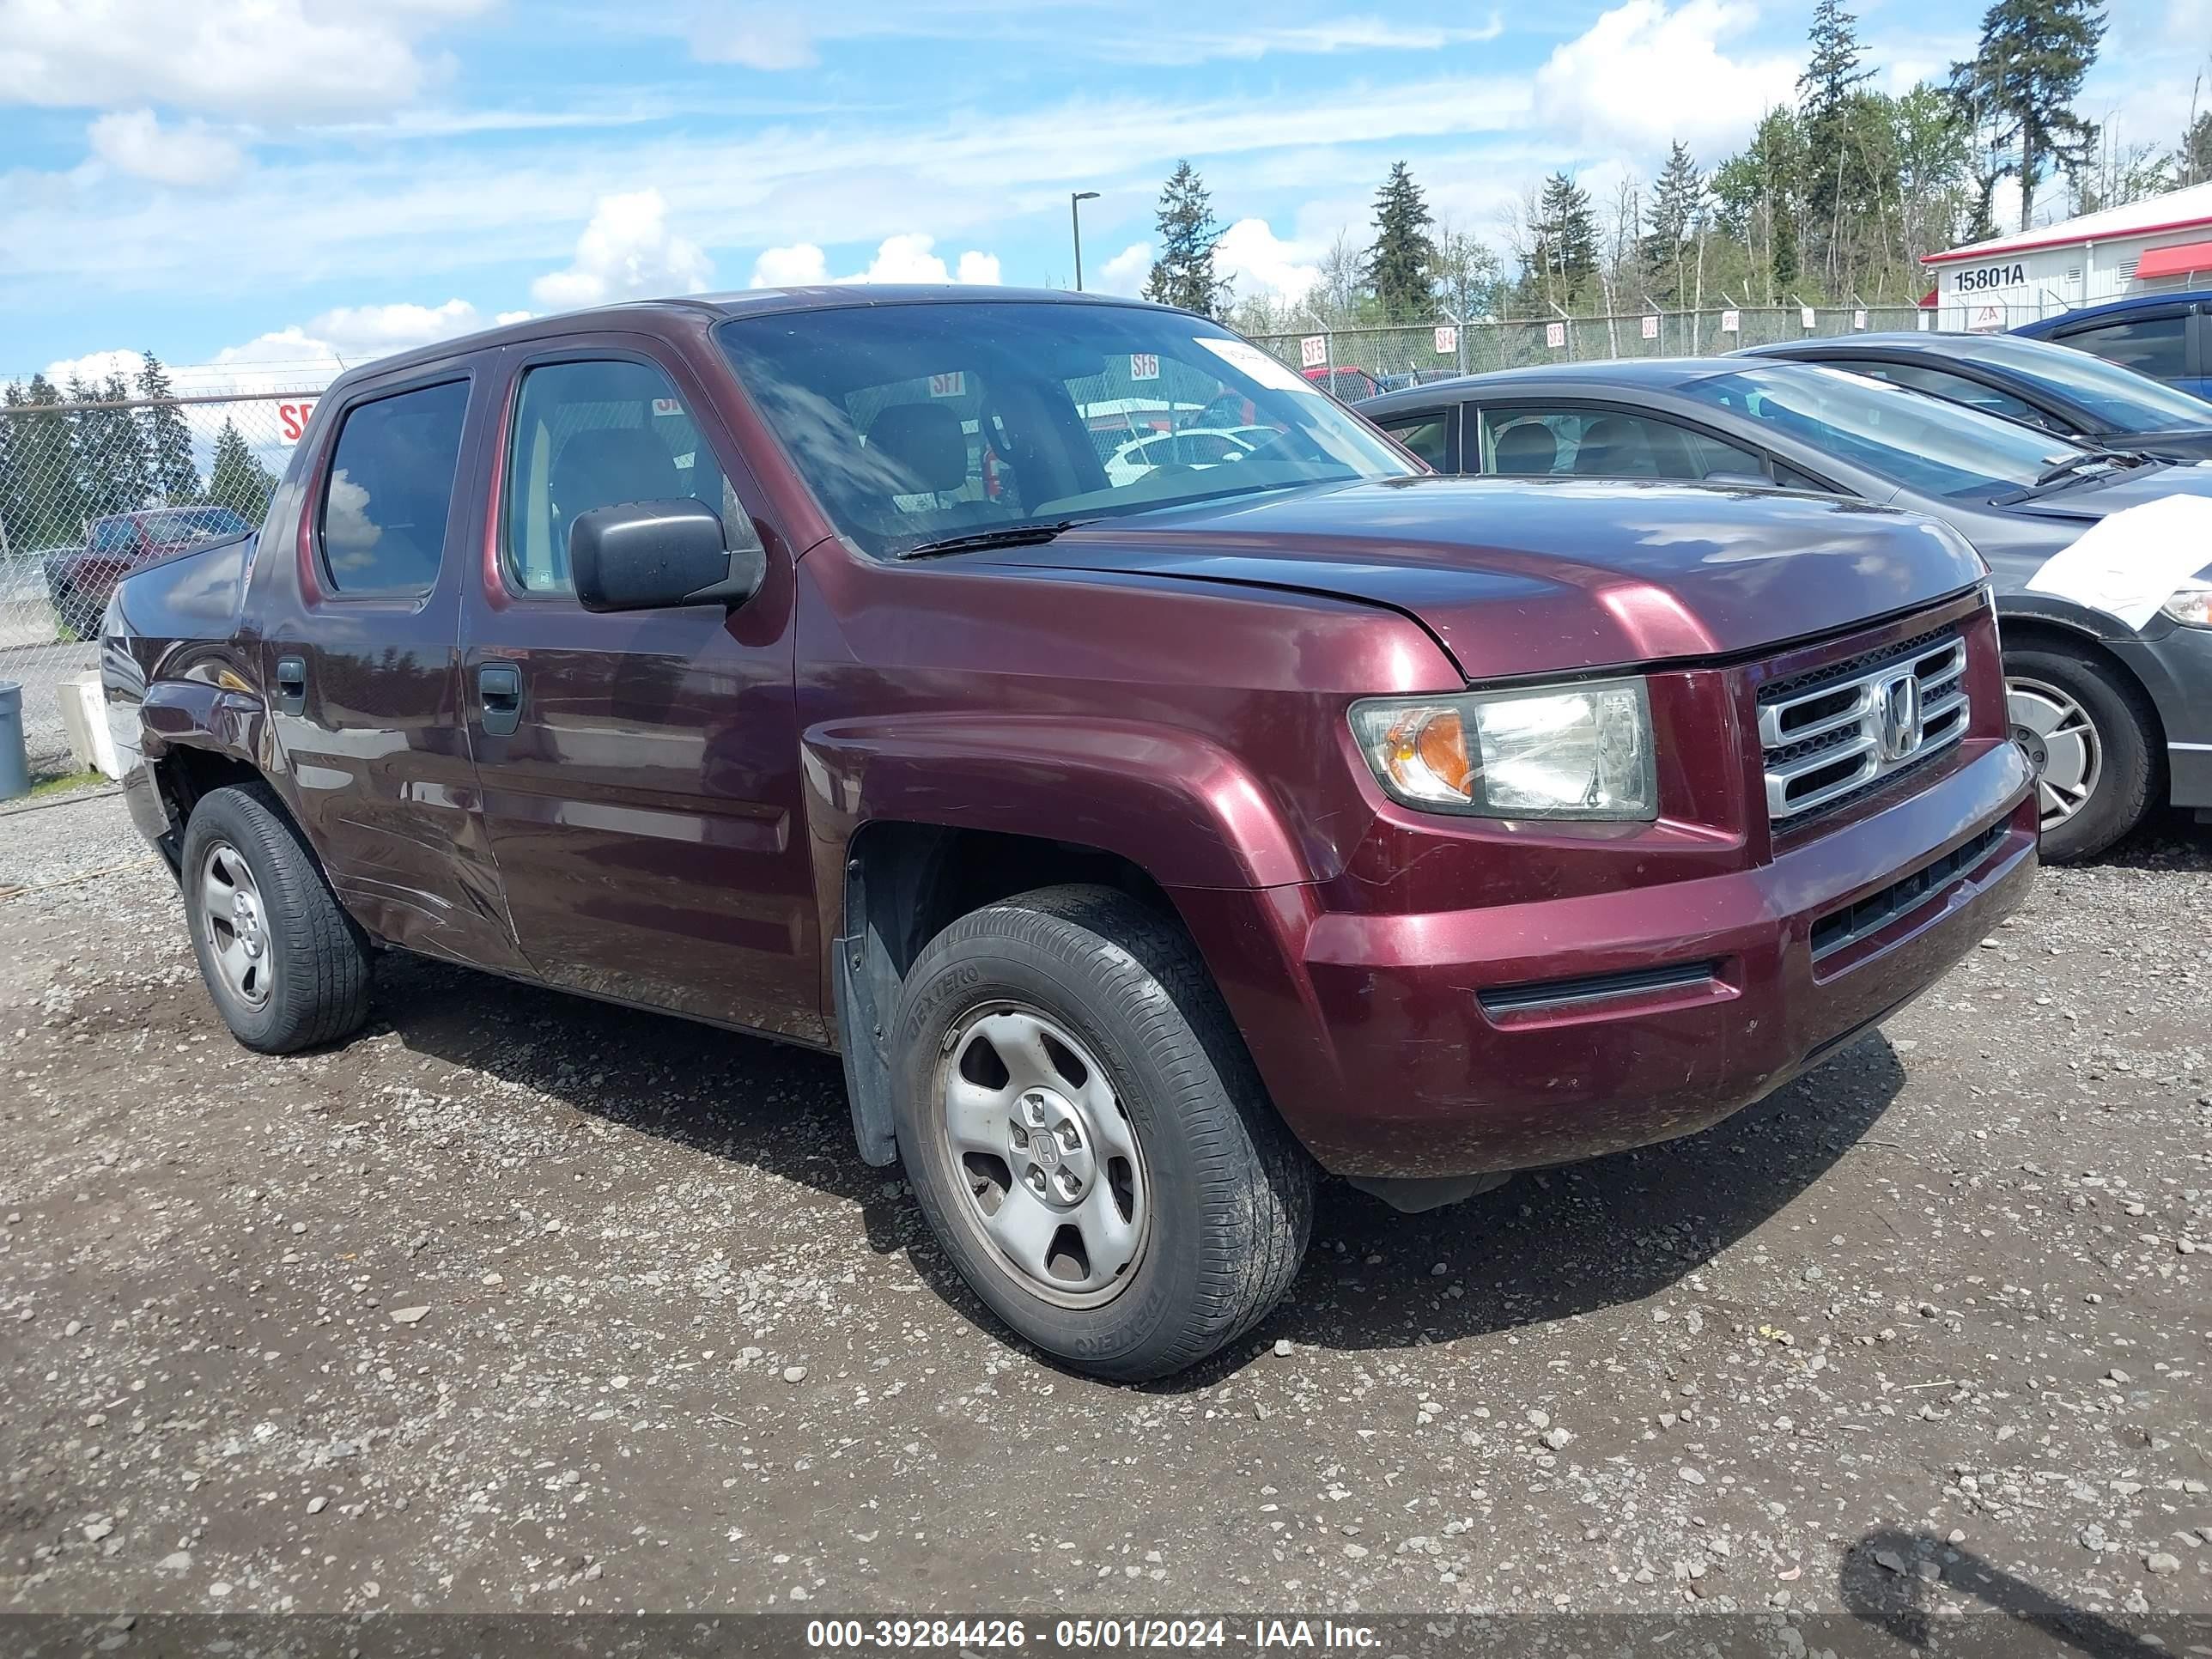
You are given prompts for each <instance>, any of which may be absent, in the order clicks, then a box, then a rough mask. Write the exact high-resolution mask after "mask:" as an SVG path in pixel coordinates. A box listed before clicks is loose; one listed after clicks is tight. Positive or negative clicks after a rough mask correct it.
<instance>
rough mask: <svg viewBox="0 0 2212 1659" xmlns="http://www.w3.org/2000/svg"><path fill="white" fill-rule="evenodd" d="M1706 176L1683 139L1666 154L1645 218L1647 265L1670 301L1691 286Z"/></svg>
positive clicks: (1703, 208)
mask: <svg viewBox="0 0 2212 1659" xmlns="http://www.w3.org/2000/svg"><path fill="white" fill-rule="evenodd" d="M1645 224H1646V225H1647V226H1648V227H1649V228H1650V234H1648V235H1646V236H1645V237H1644V268H1645V270H1648V271H1649V272H1650V276H1651V283H1652V286H1653V287H1655V288H1656V289H1659V290H1660V291H1661V292H1662V293H1663V294H1664V295H1666V296H1667V297H1668V299H1669V300H1672V301H1676V302H1678V303H1679V302H1680V300H1681V298H1682V295H1683V291H1684V289H1686V288H1687V287H1688V283H1687V280H1686V267H1687V265H1688V264H1689V260H1690V256H1691V252H1692V247H1693V246H1694V244H1695V241H1696V239H1697V237H1698V235H1699V234H1700V233H1701V232H1702V230H1703V229H1704V227H1705V175H1704V174H1703V173H1699V171H1698V163H1697V161H1696V160H1695V159H1694V158H1693V157H1692V155H1691V154H1690V147H1689V146H1688V145H1687V144H1686V143H1683V142H1682V141H1681V140H1680V139H1679V138H1677V139H1676V140H1675V141H1674V147H1673V148H1672V149H1669V150H1668V153H1667V165H1666V166H1665V167H1662V168H1661V169H1660V172H1659V181H1658V183H1656V185H1653V186H1652V187H1651V208H1650V214H1649V216H1647V217H1646V219H1645Z"/></svg>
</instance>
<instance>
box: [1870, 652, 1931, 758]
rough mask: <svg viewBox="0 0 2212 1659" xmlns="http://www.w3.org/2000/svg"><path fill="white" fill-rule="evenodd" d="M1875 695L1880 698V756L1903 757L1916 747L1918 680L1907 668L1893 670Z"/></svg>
mask: <svg viewBox="0 0 2212 1659" xmlns="http://www.w3.org/2000/svg"><path fill="white" fill-rule="evenodd" d="M1875 696H1877V697H1879V698H1880V699H1881V702H1880V703H1879V704H1878V705H1877V706H1878V707H1879V708H1880V709H1881V757H1882V758H1883V759H1884V760H1892V761H1899V760H1903V759H1904V758H1905V757H1906V756H1907V755H1910V754H1911V752H1912V751H1913V750H1916V749H1917V748H1919V747H1920V738H1921V726H1920V682H1919V680H1918V679H1917V678H1915V677H1914V676H1913V675H1912V674H1911V672H1909V671H1908V672H1905V673H1903V674H1893V675H1891V676H1890V677H1889V678H1887V679H1886V680H1884V681H1882V683H1881V685H1880V687H1879V688H1877V690H1876V691H1875Z"/></svg>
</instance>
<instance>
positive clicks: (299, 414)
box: [276, 398, 315, 444]
mask: <svg viewBox="0 0 2212 1659" xmlns="http://www.w3.org/2000/svg"><path fill="white" fill-rule="evenodd" d="M314 412H315V400H314V399H313V398H308V399H307V402H305V403H301V404H277V405H276V429H277V432H278V433H279V434H280V435H282V437H283V440H284V441H285V442H286V443H288V444H295V443H297V442H299V441H300V435H301V433H303V432H305V431H306V430H307V416H310V415H312V414H313V413H314Z"/></svg>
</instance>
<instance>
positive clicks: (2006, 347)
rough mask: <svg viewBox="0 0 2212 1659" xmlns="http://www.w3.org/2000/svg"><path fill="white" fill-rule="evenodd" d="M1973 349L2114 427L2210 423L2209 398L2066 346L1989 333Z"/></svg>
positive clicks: (2153, 427) (2120, 429)
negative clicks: (2064, 397)
mask: <svg viewBox="0 0 2212 1659" xmlns="http://www.w3.org/2000/svg"><path fill="white" fill-rule="evenodd" d="M1974 349H1975V350H1976V351H1978V352H1981V353H1984V354H1985V355H1986V356H1987V357H1988V359H1989V361H1990V362H1991V363H1992V364H1994V365H1995V366H1996V367H1997V368H2002V369H2004V370H2006V371H2007V372H2008V373H2009V374H2017V375H2019V376H2020V378H2021V380H2029V381H2033V382H2035V383H2037V384H2039V385H2042V386H2049V387H2050V388H2051V390H2052V391H2053V392H2059V393H2062V394H2063V395H2064V396H2066V397H2068V398H2071V399H2072V400H2073V401H2074V402H2075V403H2077V404H2081V407H2082V408H2084V409H2086V410H2088V411H2089V412H2090V413H2091V414H2092V415H2093V416H2096V417H2097V418H2098V419H2099V420H2100V421H2102V422H2105V424H2106V426H2107V427H2109V428H2111V429H2112V430H2113V431H2115V432H2154V431H2157V430H2158V429H2159V428H2161V427H2176V426H2212V403H2207V402H2205V401H2204V399H2203V398H2192V397H2191V396H2190V395H2189V393H2187V392H2182V391H2179V390H2178V389H2176V388H2175V387H2173V386H2168V385H2166V382H2165V381H2163V380H2152V379H2151V378H2150V376H2149V375H2148V374H2136V372H2135V370H2133V369H2131V368H2123V367H2122V366H2121V365H2120V364H2118V363H2115V362H2107V361H2106V359H2104V358H2102V357H2099V356H2093V355H2092V354H2091V353H2089V352H2087V351H2077V350H2075V349H2074V348H2073V347H2072V346H2069V345H2051V344H2048V343H2045V342H2044V341H2041V340H2023V339H2014V338H2012V337H2008V336H2005V335H1994V336H1992V337H1990V338H1988V339H1984V340H1979V341H1977V342H1976V343H1975V347H1974Z"/></svg>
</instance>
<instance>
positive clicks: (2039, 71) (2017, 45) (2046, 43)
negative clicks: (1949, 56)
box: [1951, 0, 2106, 230]
mask: <svg viewBox="0 0 2212 1659" xmlns="http://www.w3.org/2000/svg"><path fill="white" fill-rule="evenodd" d="M2105 29H2106V18H2105V13H2104V9H2103V7H2102V6H2101V5H2100V4H2099V3H2098V0H1996V4H1994V5H1992V6H1991V7H1990V9H1988V10H1987V11H1986V12H1984V13H1983V14H1982V42H1981V46H1980V47H1979V48H1978V50H1977V51H1976V52H1975V53H1974V56H1973V58H1972V59H1971V60H1970V61H1969V62H1967V63H1964V64H1953V65H1952V66H1951V88H1952V91H1953V94H1954V96H1956V97H1957V98H1958V99H1959V100H1960V103H1961V105H1962V106H1964V107H1965V108H1966V110H1967V111H1968V118H1969V119H1971V120H1972V121H1974V122H1975V124H1976V125H1977V126H1978V127H1979V126H1981V125H1984V124H1985V123H1986V124H1987V125H1989V126H1990V130H1991V147H1992V149H1996V150H1997V151H1998V153H2000V154H2001V155H2003V156H2004V165H2003V166H2002V168H2001V169H2000V170H1999V171H1998V172H1997V173H1996V177H2002V176H2004V174H2005V173H2010V174H2012V175H2013V176H2015V177H2016V178H2018V179H2019V180H2020V228H2021V229H2022V230H2026V229H2027V228H2028V225H2029V224H2030V222H2032V220H2033V215H2034V212H2035V191H2036V186H2037V185H2039V184H2040V183H2041V182H2042V181H2043V180H2044V179H2045V178H2047V177H2049V176H2050V174H2051V171H2052V169H2053V167H2054V166H2055V167H2057V169H2058V170H2060V171H2063V173H2065V174H2066V175H2067V176H2068V177H2069V179H2078V177H2079V176H2080V174H2081V169H2082V168H2083V167H2085V166H2087V164H2088V163H2089V162H2090V161H2092V160H2093V159H2094V157H2095V155H2096V151H2097V125H2096V123H2095V122H2093V121H2089V120H2086V119H2084V118H2082V117H2081V115H2079V114H2077V113H2076V112H2075V110H2074V107H2073V104H2074V100H2075V98H2076V97H2077V96H2079V95H2080V94H2081V82H2082V79H2083V77H2084V76H2087V74H2088V72H2089V68H2090V65H2092V64H2094V63H2095V62H2096V61H2097V47H2098V45H2099V43H2100V42H2101V41H2102V40H2104V38H2105ZM1989 182H1990V185H1991V186H1992V187H1993V186H1994V185H1995V182H1996V179H1995V178H1992V179H1990V181H1989ZM1984 217H1986V214H1985V215H1984Z"/></svg>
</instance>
